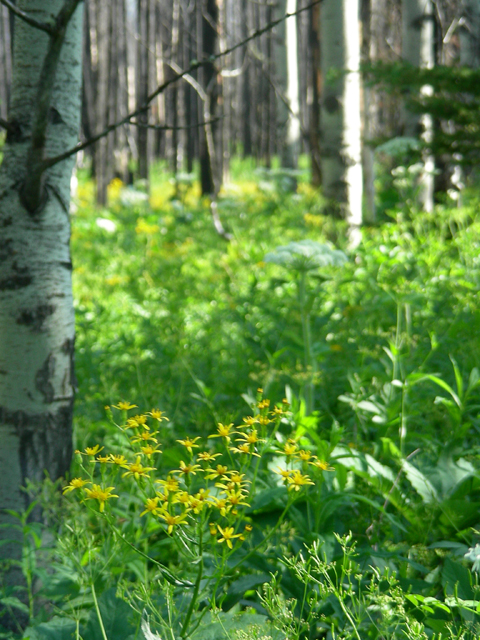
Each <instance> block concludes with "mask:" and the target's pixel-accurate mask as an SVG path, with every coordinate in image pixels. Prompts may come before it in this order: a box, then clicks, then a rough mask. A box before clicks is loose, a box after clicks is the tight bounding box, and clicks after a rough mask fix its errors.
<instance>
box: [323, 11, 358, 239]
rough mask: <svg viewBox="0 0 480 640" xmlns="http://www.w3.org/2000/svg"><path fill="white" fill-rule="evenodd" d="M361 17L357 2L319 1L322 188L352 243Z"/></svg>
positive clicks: (355, 232) (355, 230)
mask: <svg viewBox="0 0 480 640" xmlns="http://www.w3.org/2000/svg"><path fill="white" fill-rule="evenodd" d="M358 17H359V5H358V0H323V2H322V4H321V21H320V30H321V46H322V51H321V58H322V75H323V78H324V85H323V92H322V93H323V95H322V100H321V140H322V177H323V190H324V194H325V196H326V197H327V198H328V200H329V201H330V203H331V207H330V209H331V212H332V213H335V212H336V213H337V215H338V214H340V215H341V216H342V217H344V218H345V219H346V220H347V222H348V224H349V227H350V230H351V236H352V242H356V240H357V237H358V229H359V227H360V225H361V223H362V192H363V178H362V163H361V138H360V124H361V123H360V74H359V63H360V35H359V24H358Z"/></svg>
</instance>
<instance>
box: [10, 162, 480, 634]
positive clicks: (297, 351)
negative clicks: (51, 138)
mask: <svg viewBox="0 0 480 640" xmlns="http://www.w3.org/2000/svg"><path fill="white" fill-rule="evenodd" d="M407 156H408V152H407V151H405V153H404V152H402V163H404V164H405V167H404V168H403V169H402V168H399V167H393V171H390V170H389V173H388V175H384V174H381V175H380V177H379V186H380V193H381V197H382V198H383V200H382V201H381V202H380V203H379V210H381V211H382V215H383V216H384V220H383V222H382V224H381V225H379V226H378V227H376V228H366V229H364V230H363V241H362V243H361V245H360V246H359V247H358V248H357V249H356V250H355V252H351V251H350V250H349V249H348V245H347V242H346V234H345V228H344V225H343V224H342V223H341V222H339V221H333V220H331V219H330V218H327V217H325V216H324V215H323V209H322V206H323V205H322V200H321V198H320V197H319V196H318V194H316V193H315V192H314V191H313V190H311V189H310V188H309V186H308V185H307V184H306V183H305V176H302V175H300V176H299V177H298V183H299V186H298V192H297V193H295V194H292V193H286V192H285V191H284V190H283V189H282V188H281V181H280V182H279V180H278V175H279V174H278V173H275V171H272V172H269V171H267V170H263V171H262V172H261V175H258V174H256V173H255V170H254V168H253V167H247V166H246V165H243V166H242V167H240V169H241V170H240V169H239V168H238V167H237V166H236V164H235V163H234V166H233V174H234V178H235V180H236V183H235V186H233V187H232V188H231V189H230V190H225V191H224V192H223V193H222V194H221V196H220V199H219V203H218V208H219V214H220V215H221V218H222V222H223V224H224V225H225V226H226V227H228V229H229V231H230V232H231V233H232V235H233V240H232V241H231V242H230V243H228V244H226V243H225V242H224V240H222V239H221V238H219V237H218V236H217V235H216V234H215V232H214V230H213V228H212V224H211V219H210V212H209V208H208V203H207V202H203V201H202V200H201V199H200V198H199V194H198V185H197V184H196V183H195V182H192V181H191V180H185V181H184V183H182V185H180V187H179V185H178V184H177V185H175V184H170V183H168V181H167V179H166V178H165V175H164V172H163V173H162V170H161V168H160V167H156V168H154V170H153V173H152V194H151V197H150V199H148V198H147V196H146V194H145V193H142V192H141V191H139V190H136V189H134V188H127V187H125V186H124V185H122V183H121V182H120V181H118V180H116V181H114V182H113V183H112V184H111V186H110V189H109V195H110V203H109V207H108V209H105V210H102V211H95V210H94V209H93V208H92V203H91V183H90V182H89V181H88V180H86V179H83V178H82V176H80V187H79V194H78V199H77V210H76V213H75V214H74V216H73V254H74V257H75V270H74V280H75V304H76V312H77V345H78V350H77V376H78V378H79V393H78V400H77V407H76V418H75V440H76V443H75V446H76V448H77V454H76V456H75V460H74V464H73V466H72V469H71V474H70V476H69V477H68V478H67V479H66V480H65V481H64V482H63V494H62V492H59V491H58V486H56V485H53V484H52V483H50V482H49V481H48V480H47V481H46V482H45V483H44V484H43V485H42V486H41V487H40V486H38V487H35V486H33V485H29V486H28V487H27V490H28V491H29V493H30V494H31V495H32V496H33V497H34V501H33V503H32V507H31V508H32V509H34V508H35V506H36V505H37V504H41V505H42V507H43V511H44V514H45V515H46V525H41V524H40V523H38V522H31V521H30V520H29V514H28V513H17V514H13V513H12V515H16V517H17V520H18V527H19V528H20V530H21V531H22V532H23V540H24V542H23V556H22V560H21V562H20V563H19V567H20V569H21V571H22V572H23V574H24V576H25V587H24V589H23V590H16V591H14V592H13V591H12V590H11V589H9V587H8V585H5V584H3V583H2V585H1V591H0V604H1V605H3V607H4V609H5V610H7V611H9V612H10V613H12V612H15V611H18V612H19V613H21V614H22V615H23V616H24V617H26V618H28V619H29V620H30V624H29V627H28V628H27V629H25V630H23V629H22V628H21V624H20V622H19V627H18V634H17V636H16V637H18V638H22V637H23V638H24V639H25V640H26V639H27V638H29V639H30V640H71V639H72V638H74V639H75V640H80V639H83V640H136V639H138V640H159V639H160V640H178V639H179V638H182V639H184V638H192V639H193V640H227V639H228V640H245V639H246V638H248V639H250V638H252V639H256V638H257V639H259V640H260V639H262V640H267V639H269V640H350V639H355V640H359V639H360V638H361V639H362V640H370V639H372V640H397V639H398V640H400V639H407V640H414V639H415V640H416V639H419V640H420V639H422V640H423V639H429V640H445V639H446V638H449V639H450V638H452V639H456V640H460V639H463V640H474V639H475V640H476V638H478V637H480V629H479V624H480V619H479V612H480V592H479V585H478V569H479V567H480V540H479V535H480V534H479V532H480V517H479V508H480V476H479V471H478V470H479V453H480V449H479V447H478V437H479V434H480V415H479V407H480V374H479V364H478V363H479V362H480V314H479V311H478V303H477V294H478V290H479V288H480V260H479V257H478V256H479V255H480V220H479V217H478V204H479V201H478V195H477V194H476V192H475V191H472V192H471V193H464V194H463V195H462V203H463V205H462V206H461V207H459V206H456V205H455V206H454V207H452V208H450V207H449V206H447V204H444V205H438V206H437V207H436V210H435V212H434V213H433V214H425V213H423V212H421V211H420V210H418V207H417V206H416V203H415V184H414V181H413V179H411V175H413V173H412V171H413V170H412V171H410V170H409V167H410V166H411V165H412V162H411V160H414V158H411V159H409V158H408V157H407ZM402 166H403V165H402ZM382 189H383V190H382ZM258 388H261V389H263V391H258V390H257V389H258ZM242 392H243V393H242ZM119 397H123V398H129V399H131V400H132V401H134V402H135V403H136V404H138V405H139V407H144V408H150V407H161V408H162V409H161V410H160V409H155V408H153V409H149V410H144V411H140V410H139V409H138V407H137V406H135V405H134V404H130V403H128V402H118V398H119ZM268 398H271V399H272V400H271V402H269V401H268ZM283 398H284V401H283V402H282V399H283ZM105 403H108V408H106V409H105V408H104V405H105ZM167 418H168V419H167ZM19 621H20V617H19ZM0 625H1V617H0ZM1 631H2V629H1V626H0V634H1ZM3 637H11V634H10V635H8V634H7V633H6V632H5V633H4V634H3Z"/></svg>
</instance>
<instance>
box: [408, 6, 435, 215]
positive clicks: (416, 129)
mask: <svg viewBox="0 0 480 640" xmlns="http://www.w3.org/2000/svg"><path fill="white" fill-rule="evenodd" d="M434 26H435V23H434V13H433V5H432V2H431V0H403V1H402V57H403V59H404V61H405V62H409V63H410V64H412V65H414V66H416V67H423V68H426V69H431V68H432V67H433V66H434V64H435V48H434V44H435V41H434ZM421 91H422V93H424V94H425V95H431V94H432V87H430V86H425V87H422V89H421ZM404 120H405V135H406V136H411V137H418V136H419V137H420V138H421V139H422V140H423V141H424V142H425V143H426V144H427V145H428V144H431V143H432V141H433V119H432V116H430V115H429V114H425V115H423V116H421V117H420V118H419V117H418V115H416V114H414V113H411V112H409V111H407V110H405V115H404ZM423 163H424V171H423V174H422V176H421V183H420V202H421V205H422V207H423V208H424V209H425V211H432V210H433V193H434V184H435V179H434V171H435V160H434V158H433V156H432V155H431V154H429V153H425V154H424V156H423Z"/></svg>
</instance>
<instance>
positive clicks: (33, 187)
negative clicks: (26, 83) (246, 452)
mask: <svg viewBox="0 0 480 640" xmlns="http://www.w3.org/2000/svg"><path fill="white" fill-rule="evenodd" d="M81 1H82V0H65V2H64V4H63V7H62V8H61V9H60V11H59V13H58V15H57V17H56V19H55V26H54V28H53V31H52V33H51V34H50V42H49V45H48V50H47V53H46V55H45V59H44V61H43V66H42V70H41V72H40V78H39V83H38V87H39V88H38V96H37V108H36V111H35V120H34V123H33V128H32V137H31V142H30V148H29V150H28V154H27V163H26V169H27V170H26V175H27V176H28V181H27V182H26V183H25V186H24V188H23V189H22V202H23V204H24V206H25V208H26V209H27V211H29V212H31V213H33V212H34V211H36V209H38V207H39V205H40V203H41V200H42V195H43V174H44V172H45V168H44V164H43V163H44V153H45V143H46V137H47V125H48V117H49V113H50V107H51V100H52V93H53V87H54V84H55V76H56V71H57V65H58V60H59V58H60V52H61V50H62V47H63V42H64V40H65V34H66V30H67V26H68V23H69V22H70V19H71V17H72V15H73V13H74V11H75V9H76V8H77V6H78V5H79V4H80V2H81Z"/></svg>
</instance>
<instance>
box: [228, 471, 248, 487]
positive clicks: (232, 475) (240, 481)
mask: <svg viewBox="0 0 480 640" xmlns="http://www.w3.org/2000/svg"><path fill="white" fill-rule="evenodd" d="M228 475H229V480H230V482H233V484H236V485H238V486H239V487H241V486H245V485H246V484H248V480H244V478H245V474H244V473H239V472H238V471H230V472H229V474H228Z"/></svg>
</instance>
